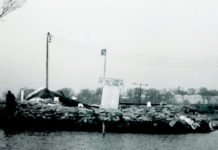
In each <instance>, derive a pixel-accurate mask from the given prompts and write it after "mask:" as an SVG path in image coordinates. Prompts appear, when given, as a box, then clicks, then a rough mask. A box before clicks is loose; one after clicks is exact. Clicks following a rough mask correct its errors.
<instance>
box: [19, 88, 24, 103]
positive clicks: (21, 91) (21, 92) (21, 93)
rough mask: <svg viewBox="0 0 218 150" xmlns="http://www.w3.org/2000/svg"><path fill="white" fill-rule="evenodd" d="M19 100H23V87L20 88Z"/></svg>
mask: <svg viewBox="0 0 218 150" xmlns="http://www.w3.org/2000/svg"><path fill="white" fill-rule="evenodd" d="M20 100H21V101H23V100H24V90H23V89H21V90H20Z"/></svg>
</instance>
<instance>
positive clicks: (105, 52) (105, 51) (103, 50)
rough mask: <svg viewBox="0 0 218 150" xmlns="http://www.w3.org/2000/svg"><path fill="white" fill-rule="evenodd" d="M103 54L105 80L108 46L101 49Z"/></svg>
mask: <svg viewBox="0 0 218 150" xmlns="http://www.w3.org/2000/svg"><path fill="white" fill-rule="evenodd" d="M101 55H103V56H104V80H105V78H106V55H107V50H106V48H105V49H102V50H101Z"/></svg>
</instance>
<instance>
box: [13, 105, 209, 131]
mask: <svg viewBox="0 0 218 150" xmlns="http://www.w3.org/2000/svg"><path fill="white" fill-rule="evenodd" d="M15 118H17V119H21V120H39V121H40V120H48V121H49V120H55V121H68V122H71V123H72V124H73V125H77V126H81V127H83V126H84V125H85V126H86V127H88V126H87V125H90V127H92V128H93V125H95V126H96V129H99V128H97V127H100V126H101V123H102V122H104V123H105V125H106V130H107V131H115V132H209V131H211V130H212V127H211V126H210V120H209V119H208V118H207V117H204V116H201V115H200V114H198V113H197V112H196V110H195V109H194V108H192V107H190V106H175V105H165V106H157V107H151V108H147V107H146V106H139V107H137V106H132V107H129V108H120V109H119V110H105V109H102V108H78V107H65V106H62V105H60V104H58V103H56V104H55V103H53V104H49V103H47V104H46V103H40V102H19V103H18V106H17V108H16V112H15ZM93 130H94V129H93Z"/></svg>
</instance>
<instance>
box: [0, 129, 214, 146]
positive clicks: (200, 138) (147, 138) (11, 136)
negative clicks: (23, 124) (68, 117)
mask: <svg viewBox="0 0 218 150" xmlns="http://www.w3.org/2000/svg"><path fill="white" fill-rule="evenodd" d="M217 147H218V131H215V132H211V133H206V134H177V135H173V134H171V135H170V134H162V135H158V134H129V133H126V134H116V133H107V134H106V136H105V137H104V138H103V137H102V135H101V134H100V133H95V132H73V131H56V132H54V131H47V132H46V131H43V132H42V131H41V132H31V131H25V132H6V131H4V130H1V129H0V150H71V149H76V150H79V149H88V150H101V149H103V150H113V149H115V150H116V149H118V150H136V149H146V150H176V149H179V150H216V149H217Z"/></svg>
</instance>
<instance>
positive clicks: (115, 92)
mask: <svg viewBox="0 0 218 150" xmlns="http://www.w3.org/2000/svg"><path fill="white" fill-rule="evenodd" d="M101 81H102V83H103V91H102V99H101V107H102V108H106V109H118V105H119V96H120V86H121V85H123V81H122V80H118V79H112V78H106V79H105V80H101Z"/></svg>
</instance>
